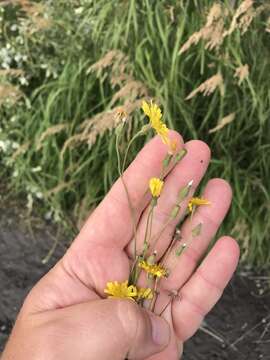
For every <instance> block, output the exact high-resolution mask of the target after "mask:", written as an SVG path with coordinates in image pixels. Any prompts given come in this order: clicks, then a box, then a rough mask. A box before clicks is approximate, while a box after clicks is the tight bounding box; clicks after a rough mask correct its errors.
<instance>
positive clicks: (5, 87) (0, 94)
mask: <svg viewBox="0 0 270 360" xmlns="http://www.w3.org/2000/svg"><path fill="white" fill-rule="evenodd" d="M22 96H23V93H22V92H21V91H20V90H19V89H18V87H16V86H13V85H11V84H0V106H1V105H2V104H3V103H5V102H6V101H10V102H12V103H15V102H17V101H18V100H19V99H20V98H21V97H22Z"/></svg>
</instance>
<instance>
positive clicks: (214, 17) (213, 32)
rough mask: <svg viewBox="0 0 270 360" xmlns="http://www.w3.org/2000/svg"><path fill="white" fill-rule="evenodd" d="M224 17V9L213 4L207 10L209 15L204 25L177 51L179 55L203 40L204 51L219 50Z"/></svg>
mask: <svg viewBox="0 0 270 360" xmlns="http://www.w3.org/2000/svg"><path fill="white" fill-rule="evenodd" d="M225 15H226V10H225V8H224V7H223V6H222V5H221V4H219V3H215V4H213V6H212V7H211V9H210V10H209V14H208V16H207V19H206V24H205V25H204V26H203V27H202V28H201V29H200V30H199V31H197V32H195V33H194V34H192V35H191V36H190V38H189V39H188V40H187V42H186V43H184V44H183V45H182V47H181V49H180V51H179V54H183V53H184V52H185V51H187V50H188V49H189V48H190V47H191V46H192V45H196V44H197V43H198V42H199V41H200V40H205V41H206V44H205V48H206V49H214V48H219V46H220V45H221V44H222V41H223V36H222V34H223V31H224V16H225Z"/></svg>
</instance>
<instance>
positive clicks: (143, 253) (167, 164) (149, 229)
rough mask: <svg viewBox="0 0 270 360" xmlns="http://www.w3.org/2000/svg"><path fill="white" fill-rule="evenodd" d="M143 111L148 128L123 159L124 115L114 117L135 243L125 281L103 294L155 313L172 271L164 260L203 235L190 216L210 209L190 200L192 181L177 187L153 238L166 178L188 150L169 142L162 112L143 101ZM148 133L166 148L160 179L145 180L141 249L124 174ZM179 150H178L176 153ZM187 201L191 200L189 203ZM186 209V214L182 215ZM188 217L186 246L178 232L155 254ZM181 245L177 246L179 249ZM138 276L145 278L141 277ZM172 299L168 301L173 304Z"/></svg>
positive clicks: (111, 285) (202, 201) (201, 200)
mask: <svg viewBox="0 0 270 360" xmlns="http://www.w3.org/2000/svg"><path fill="white" fill-rule="evenodd" d="M142 110H143V112H144V114H145V115H146V117H147V118H148V120H149V123H148V124H145V125H143V126H142V128H141V129H140V130H139V131H138V132H137V133H136V134H135V135H134V136H133V137H132V138H131V140H130V141H129V142H128V144H127V145H126V146H125V151H124V154H123V156H122V154H121V151H120V149H121V148H122V147H121V146H120V141H121V139H122V135H123V133H124V132H125V124H126V120H127V114H126V113H125V112H123V111H121V112H119V113H117V122H118V123H119V125H118V127H117V128H116V132H115V135H116V152H117V160H118V170H119V175H120V177H121V179H122V183H123V186H124V189H125V192H126V195H127V200H128V204H129V208H130V212H131V218H132V223H133V239H134V252H133V259H134V260H133V263H132V266H131V269H130V273H129V277H128V280H125V281H123V282H118V281H110V282H108V283H107V286H106V288H105V289H104V293H105V294H106V295H107V296H108V297H109V298H118V299H129V300H132V301H135V302H137V303H138V304H139V305H141V306H148V308H149V309H150V310H151V311H154V309H155V304H156V300H157V297H158V296H159V285H160V282H161V281H166V278H167V277H168V276H170V273H171V272H172V270H173V267H172V266H170V268H168V266H166V262H167V258H168V257H169V256H170V255H172V256H174V257H175V259H176V260H175V261H177V259H178V258H179V257H180V255H181V254H182V253H183V251H185V250H186V248H187V247H188V245H189V244H190V242H191V241H192V240H194V239H195V238H196V237H197V236H199V235H200V233H201V231H202V224H201V223H200V224H196V225H193V214H194V211H195V209H196V207H197V206H200V205H209V204H210V202H209V201H208V200H207V199H204V198H198V197H192V198H191V195H190V193H191V189H192V185H193V180H192V179H191V180H190V181H188V182H187V183H186V184H184V185H183V186H181V187H180V189H179V191H178V194H177V196H176V199H175V203H174V204H172V208H171V211H170V212H169V213H168V218H167V220H166V221H165V222H164V224H163V226H161V230H160V231H159V232H158V233H157V234H155V233H154V228H153V219H154V216H155V209H156V208H157V206H158V204H159V199H160V198H164V199H166V196H167V195H166V193H167V192H166V191H164V188H165V182H166V181H165V178H166V175H167V174H168V173H169V172H170V170H171V169H172V168H173V167H174V166H175V165H176V164H177V163H178V162H180V161H181V160H182V159H183V158H184V157H185V155H186V154H187V150H186V149H185V148H180V146H179V145H178V142H177V140H176V139H171V138H170V136H169V135H170V132H169V129H168V127H167V125H166V124H165V122H164V121H163V118H162V111H161V109H160V108H159V107H158V105H156V104H155V103H153V102H152V101H150V103H147V102H146V101H143V103H142ZM150 129H153V130H154V131H155V133H156V134H157V135H158V136H160V138H161V140H162V143H163V144H164V145H165V146H166V150H167V151H166V155H165V157H164V159H163V160H162V162H161V172H160V174H159V176H155V177H151V178H150V179H149V180H148V189H147V192H148V194H149V195H150V202H149V206H148V208H147V209H146V212H145V213H146V214H147V215H146V225H145V229H144V234H143V235H144V236H143V243H142V246H141V248H138V245H137V221H136V215H135V209H134V207H133V204H132V202H131V197H130V195H129V189H128V187H127V185H126V184H125V181H124V178H123V173H124V170H125V167H126V164H127V159H128V153H129V150H130V147H131V145H132V144H133V142H135V141H136V139H137V138H138V137H140V136H143V135H145V134H146V133H147V132H148V131H149V130H150ZM179 148H180V149H179ZM188 199H190V200H188ZM186 207H187V208H188V211H185V209H186ZM186 216H188V217H189V218H190V219H189V221H190V234H189V237H188V238H187V239H186V241H185V242H182V241H180V240H179V239H180V237H179V236H178V235H179V234H178V232H179V230H178V232H176V235H177V236H176V235H175V236H173V238H172V241H171V243H170V244H169V246H168V247H167V249H166V251H165V252H164V253H163V254H161V255H162V256H159V257H158V256H157V252H156V250H155V248H156V246H157V244H158V241H159V239H160V237H161V236H162V234H163V232H164V231H165V230H166V228H167V227H168V226H169V225H170V224H175V225H176V223H177V222H178V223H179V224H180V223H181V222H182V221H184V219H185V217H186ZM179 241H180V245H179ZM141 275H144V276H142V277H141ZM139 279H140V282H141V280H143V279H144V280H145V281H147V284H148V286H147V287H139V286H138V280H139ZM173 299H174V297H173V296H172V297H171V298H170V301H172V300H173Z"/></svg>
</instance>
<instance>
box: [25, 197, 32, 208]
mask: <svg viewBox="0 0 270 360" xmlns="http://www.w3.org/2000/svg"><path fill="white" fill-rule="evenodd" d="M26 207H27V209H28V210H29V211H32V209H33V196H32V194H27V204H26Z"/></svg>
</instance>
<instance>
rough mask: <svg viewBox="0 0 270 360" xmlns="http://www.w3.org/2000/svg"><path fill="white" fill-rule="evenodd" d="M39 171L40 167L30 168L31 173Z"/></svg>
mask: <svg viewBox="0 0 270 360" xmlns="http://www.w3.org/2000/svg"><path fill="white" fill-rule="evenodd" d="M41 170H42V167H41V166H36V167H34V168H32V172H33V173H37V172H40V171H41Z"/></svg>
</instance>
